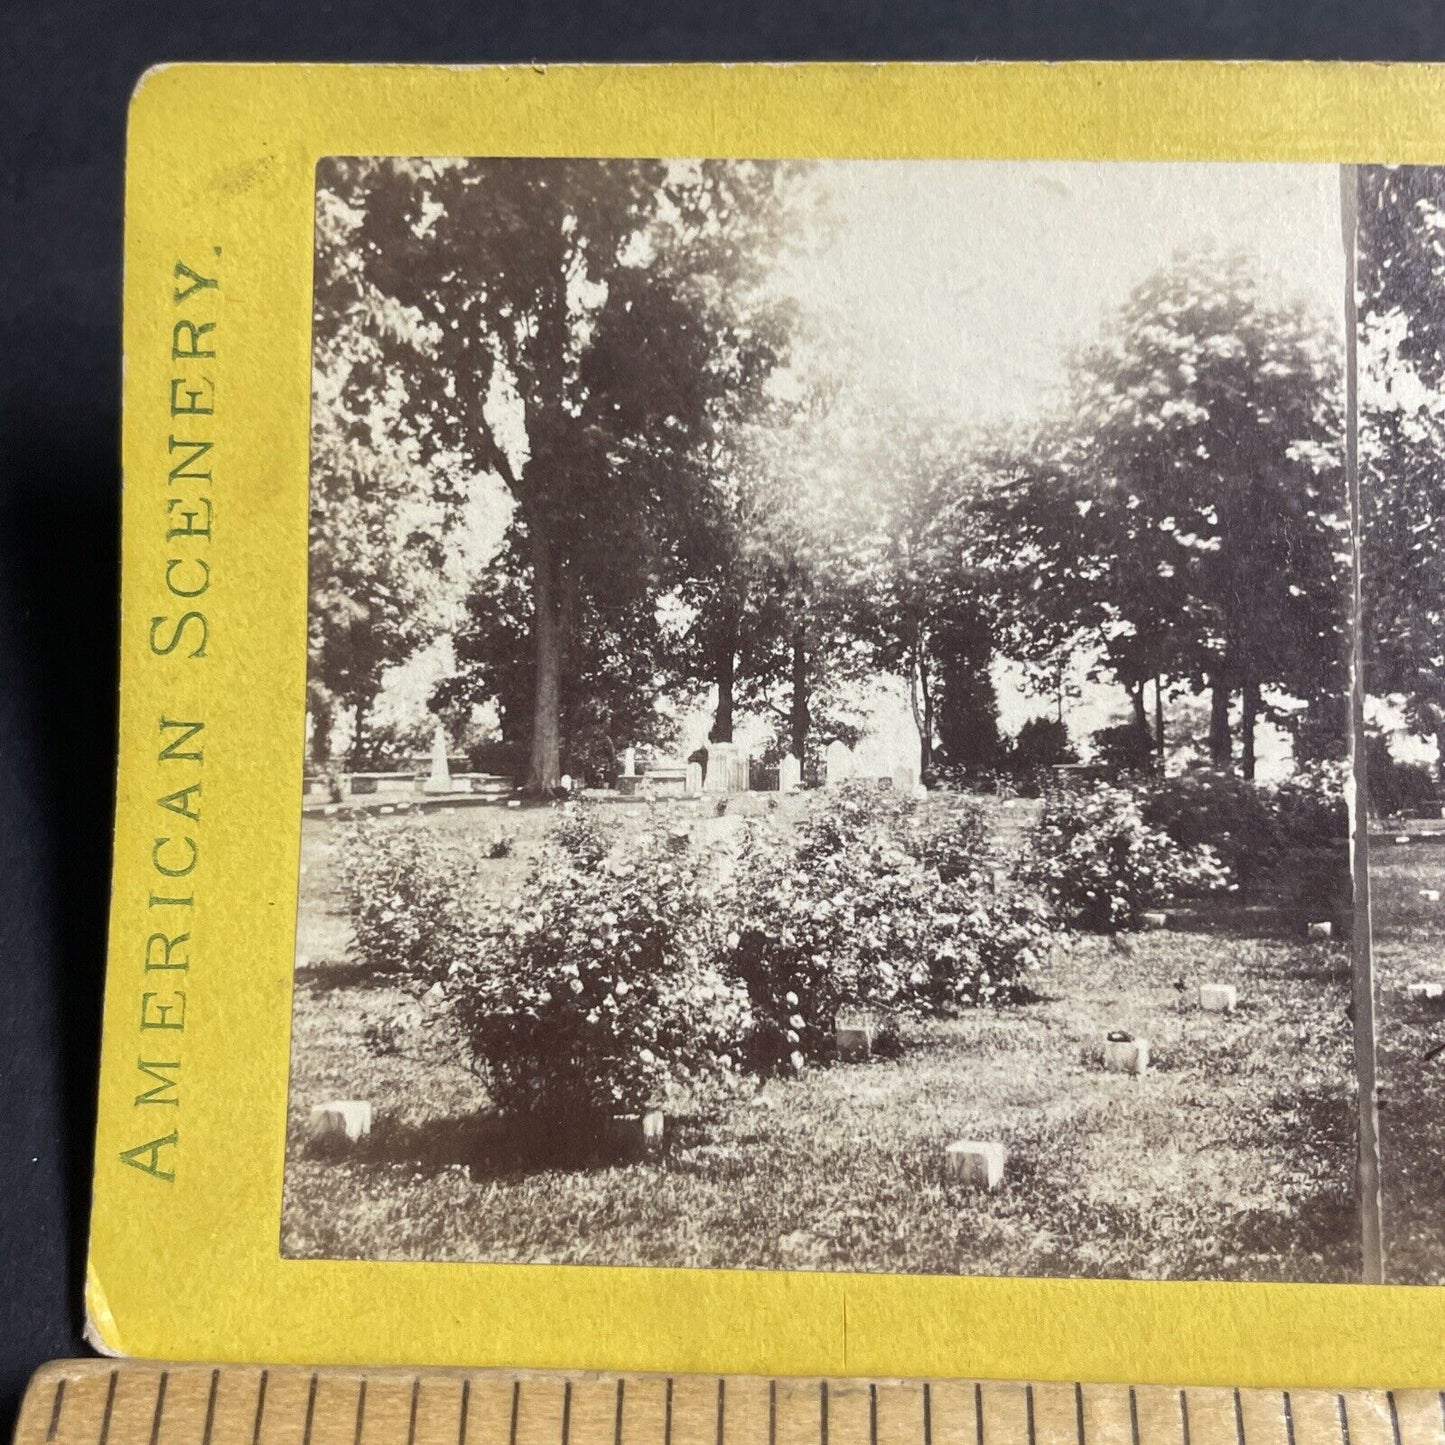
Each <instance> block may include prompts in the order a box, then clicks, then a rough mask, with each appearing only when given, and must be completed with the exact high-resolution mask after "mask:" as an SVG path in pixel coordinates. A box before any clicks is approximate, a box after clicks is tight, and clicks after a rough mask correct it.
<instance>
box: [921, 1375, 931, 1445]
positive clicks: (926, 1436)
mask: <svg viewBox="0 0 1445 1445" xmlns="http://www.w3.org/2000/svg"><path fill="white" fill-rule="evenodd" d="M923 1445H933V1391H932V1390H931V1389H930V1388H929V1385H928V1381H927V1380H925V1381H924V1382H923Z"/></svg>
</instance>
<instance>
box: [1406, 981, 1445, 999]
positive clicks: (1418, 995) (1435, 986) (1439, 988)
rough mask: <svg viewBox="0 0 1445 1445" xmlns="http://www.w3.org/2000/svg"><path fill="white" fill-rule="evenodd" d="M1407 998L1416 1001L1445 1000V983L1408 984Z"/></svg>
mask: <svg viewBox="0 0 1445 1445" xmlns="http://www.w3.org/2000/svg"><path fill="white" fill-rule="evenodd" d="M1405 997H1406V998H1415V999H1437V998H1445V983H1407V984H1406V985H1405Z"/></svg>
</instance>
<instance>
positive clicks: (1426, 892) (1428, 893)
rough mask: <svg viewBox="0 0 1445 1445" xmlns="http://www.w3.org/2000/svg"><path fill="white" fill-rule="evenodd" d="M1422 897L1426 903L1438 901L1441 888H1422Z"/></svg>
mask: <svg viewBox="0 0 1445 1445" xmlns="http://www.w3.org/2000/svg"><path fill="white" fill-rule="evenodd" d="M1420 897H1421V898H1423V899H1424V900H1425V902H1426V903H1438V902H1439V901H1440V890H1439V889H1438V888H1422V889H1421V890H1420Z"/></svg>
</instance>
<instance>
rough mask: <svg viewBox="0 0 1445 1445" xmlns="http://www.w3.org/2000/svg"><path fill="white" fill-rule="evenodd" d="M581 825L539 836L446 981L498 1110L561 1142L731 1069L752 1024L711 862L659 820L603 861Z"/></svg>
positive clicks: (591, 1132)
mask: <svg viewBox="0 0 1445 1445" xmlns="http://www.w3.org/2000/svg"><path fill="white" fill-rule="evenodd" d="M574 822H575V820H574ZM580 833H581V830H580V827H578V828H574V832H573V834H572V835H571V838H570V844H571V845H570V846H568V845H564V844H563V843H562V842H560V841H558V840H557V838H556V835H554V839H553V841H551V842H549V843H547V844H545V845H544V847H543V849H542V851H541V854H540V856H539V858H538V860H537V862H536V863H535V864H534V865H533V868H532V871H531V873H530V874H529V876H528V878H527V880H526V883H525V885H524V887H523V888H522V890H521V892H520V895H519V896H518V897H517V898H516V899H514V900H512V902H511V903H510V904H509V905H508V906H507V907H505V908H501V907H499V908H496V909H494V910H493V912H492V916H491V919H490V923H489V927H488V934H489V939H488V944H487V947H486V948H485V949H484V950H479V952H478V953H477V955H475V956H474V957H473V958H472V959H471V960H469V961H467V962H466V963H464V964H462V965H461V966H459V967H457V968H454V969H453V976H452V980H451V983H450V985H449V990H448V991H449V994H450V995H451V997H452V1000H453V1002H452V1006H451V1007H452V1013H453V1016H454V1018H455V1019H456V1021H457V1023H458V1024H459V1025H460V1027H461V1030H462V1033H463V1035H464V1037H465V1038H466V1040H467V1042H468V1044H469V1046H470V1048H471V1050H472V1052H473V1055H474V1057H475V1061H476V1063H477V1065H478V1067H479V1069H480V1071H481V1072H482V1074H483V1076H484V1078H485V1079H486V1081H487V1085H488V1089H489V1092H490V1093H491V1095H492V1098H493V1100H494V1101H495V1102H496V1104H497V1105H498V1107H499V1108H500V1109H502V1110H503V1111H504V1112H507V1113H511V1114H516V1115H525V1116H529V1117H531V1118H533V1119H535V1120H537V1121H538V1122H539V1123H540V1124H541V1125H542V1126H544V1127H545V1129H546V1130H548V1131H549V1132H550V1133H552V1134H554V1135H556V1136H557V1137H559V1138H562V1139H579V1138H580V1139H586V1138H588V1137H595V1136H596V1134H597V1131H598V1125H599V1122H600V1120H601V1119H603V1118H605V1117H606V1116H608V1115H611V1114H618V1113H635V1112H637V1111H639V1110H642V1109H645V1108H646V1107H647V1106H648V1105H650V1104H652V1103H654V1102H655V1101H657V1100H659V1099H660V1098H662V1097H663V1096H664V1095H665V1094H666V1093H667V1092H668V1091H669V1090H670V1089H673V1088H678V1087H685V1086H686V1085H688V1084H689V1083H692V1082H695V1081H698V1080H701V1079H704V1078H706V1077H708V1076H716V1075H718V1074H720V1073H721V1074H726V1073H730V1072H732V1071H733V1070H734V1069H735V1068H736V1067H737V1063H736V1061H737V1058H738V1050H739V1046H740V1044H741V1041H742V1039H743V1038H744V1037H745V1036H746V1034H747V1033H748V1031H749V1027H750V1017H749V1009H748V1002H747V997H746V994H745V992H744V990H743V989H742V987H741V986H740V985H739V984H738V983H736V982H733V981H730V980H729V979H727V978H725V977H724V976H723V975H722V973H721V972H720V971H719V969H718V967H717V963H716V960H717V958H718V956H719V954H720V952H721V939H720V937H719V931H720V926H721V925H720V923H719V922H718V921H717V919H718V906H717V898H716V896H715V880H714V879H712V877H711V876H710V874H709V870H708V869H707V867H706V866H705V862H704V861H703V860H700V859H699V858H697V857H696V856H694V855H693V854H692V853H691V851H690V850H688V849H687V848H686V847H685V846H684V847H682V848H679V846H678V839H677V836H676V833H675V832H668V831H666V830H662V829H651V828H650V829H648V830H646V831H645V832H643V833H641V834H639V835H637V836H634V837H631V838H626V839H624V840H621V841H619V842H618V843H616V844H615V845H614V846H613V847H612V848H611V849H610V850H609V851H608V852H606V853H605V854H604V856H602V857H601V858H596V857H594V856H593V855H592V851H591V840H592V839H593V837H594V836H595V835H593V834H590V833H589V834H588V835H587V837H588V846H587V847H586V848H580V849H579V848H578V847H577V846H576V840H577V837H578V836H580ZM685 841H686V840H685V837H684V843H685Z"/></svg>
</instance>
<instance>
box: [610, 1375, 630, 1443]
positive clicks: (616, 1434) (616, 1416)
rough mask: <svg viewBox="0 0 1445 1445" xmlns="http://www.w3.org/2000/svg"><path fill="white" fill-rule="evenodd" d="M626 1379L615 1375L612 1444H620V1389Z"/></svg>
mask: <svg viewBox="0 0 1445 1445" xmlns="http://www.w3.org/2000/svg"><path fill="white" fill-rule="evenodd" d="M626 1383H627V1381H626V1380H624V1379H623V1378H622V1376H621V1375H619V1376H618V1377H617V1408H616V1410H615V1411H614V1412H613V1415H612V1445H622V1389H623V1386H624V1385H626Z"/></svg>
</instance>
